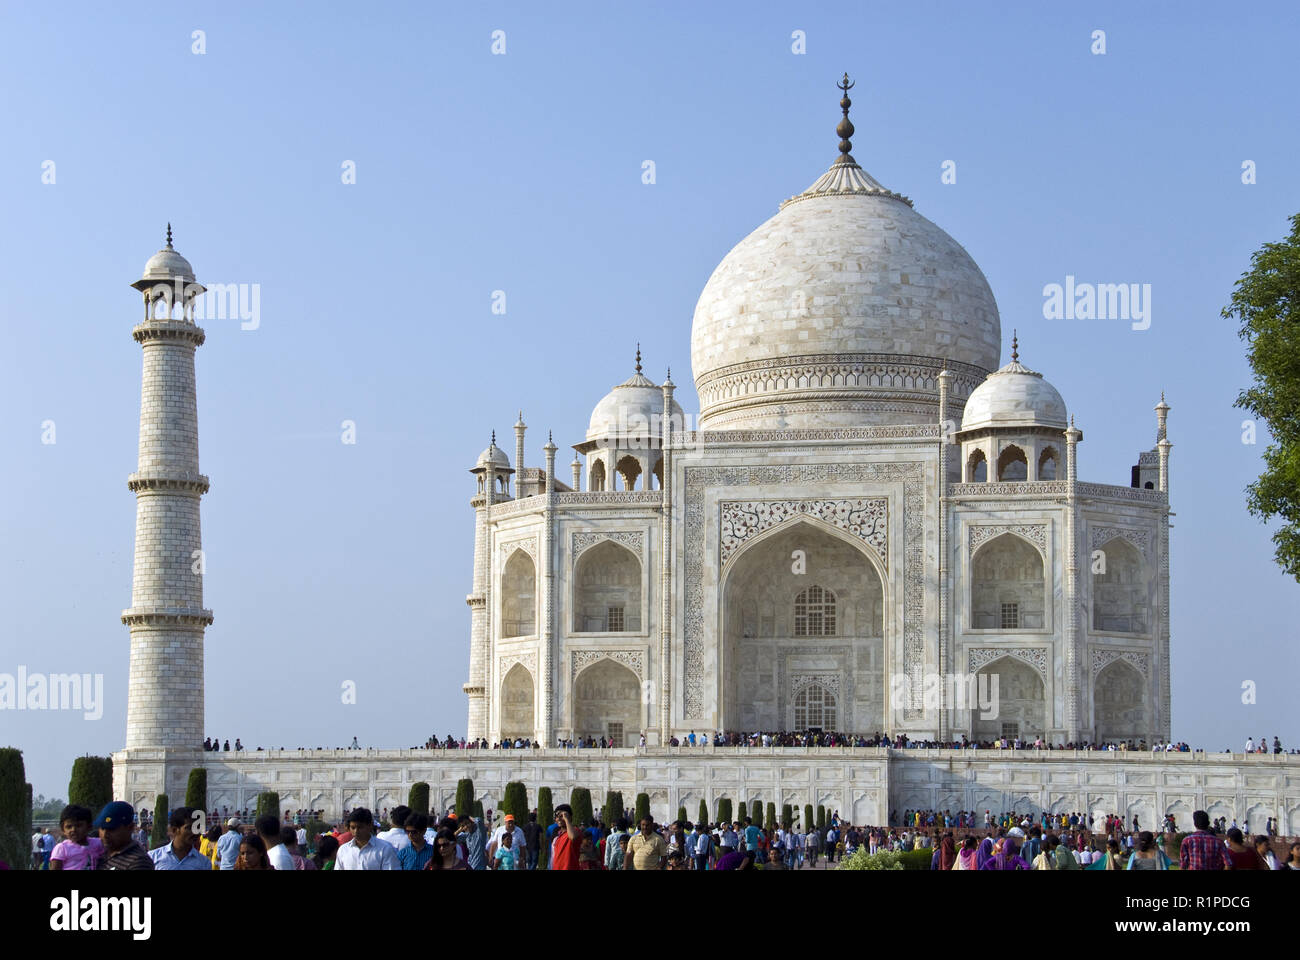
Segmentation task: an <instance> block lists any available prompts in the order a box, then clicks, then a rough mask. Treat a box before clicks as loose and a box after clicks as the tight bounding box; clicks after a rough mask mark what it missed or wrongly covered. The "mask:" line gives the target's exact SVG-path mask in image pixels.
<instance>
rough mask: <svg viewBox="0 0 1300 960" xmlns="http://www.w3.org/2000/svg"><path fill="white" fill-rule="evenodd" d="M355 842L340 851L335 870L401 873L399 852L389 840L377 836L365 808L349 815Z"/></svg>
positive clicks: (371, 816) (368, 812)
mask: <svg viewBox="0 0 1300 960" xmlns="http://www.w3.org/2000/svg"><path fill="white" fill-rule="evenodd" d="M348 829H349V830H350V831H352V839H351V840H349V841H348V842H347V843H345V844H343V845H342V846H340V847H339V852H338V856H337V857H336V858H335V861H334V869H335V870H400V869H402V865H401V863H400V862H399V861H398V859H397V851H396V850H395V849H393V845H392V844H391V843H389V842H388V841H387V840H380V839H379V838H378V837H377V836H375V817H374V814H372V813H371V812H370V811H369V810H368V809H366V808H365V807H357V808H356V809H355V810H353V811H352V812H351V813H350V814H348Z"/></svg>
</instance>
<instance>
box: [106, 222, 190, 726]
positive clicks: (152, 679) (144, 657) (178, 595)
mask: <svg viewBox="0 0 1300 960" xmlns="http://www.w3.org/2000/svg"><path fill="white" fill-rule="evenodd" d="M131 286H133V287H135V288H136V289H137V290H139V291H140V292H141V293H142V294H143V295H144V320H143V321H142V322H141V323H140V324H139V325H138V326H137V327H136V328H135V329H134V330H132V332H131V333H132V336H133V337H134V338H135V340H136V342H137V343H139V344H140V346H141V347H143V349H144V376H143V385H142V388H141V391H140V461H139V466H138V467H137V469H136V472H135V473H133V474H131V476H130V477H129V478H128V479H127V486H128V487H129V488H130V489H131V490H132V492H134V493H135V497H136V519H135V572H134V577H133V580H132V588H131V606H130V607H129V608H128V609H126V610H123V611H122V622H123V623H124V624H126V625H127V626H128V627H130V628H131V684H130V688H129V690H128V694H127V708H126V746H127V749H128V750H131V749H136V748H158V747H161V748H164V749H167V750H186V751H189V750H195V749H197V748H198V747H199V746H200V745H201V743H202V741H203V631H204V630H205V629H206V627H207V626H208V624H210V623H211V622H212V611H210V610H205V609H204V608H203V570H204V557H203V550H202V543H201V540H200V536H199V498H200V497H201V496H203V494H205V493H207V492H208V478H207V477H205V476H203V475H202V474H201V473H199V424H198V413H197V401H196V398H195V390H194V351H195V348H197V347H198V346H200V345H201V344H202V343H203V339H204V337H203V330H202V329H201V328H200V327H198V326H196V325H195V323H194V301H195V298H196V297H198V296H199V295H200V294H201V293H203V289H204V288H203V287H202V286H201V285H199V283H198V282H197V281H195V279H194V270H193V268H191V267H190V264H189V261H188V260H186V259H185V258H184V257H182V256H181V255H180V254H179V253H177V252H176V251H175V250H174V249H173V248H172V236H171V224H168V225H167V246H166V247H165V248H164V249H162V250H159V251H158V252H157V253H156V254H154V255H153V256H152V257H151V258H150V259H149V262H148V263H147V264H145V268H144V276H143V277H141V278H140V279H139V280H137V281H136V282H135V283H133V284H131Z"/></svg>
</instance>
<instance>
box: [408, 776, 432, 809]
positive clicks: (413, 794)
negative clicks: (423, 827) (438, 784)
mask: <svg viewBox="0 0 1300 960" xmlns="http://www.w3.org/2000/svg"><path fill="white" fill-rule="evenodd" d="M406 805H407V806H408V807H410V808H411V809H412V810H413V811H414V812H416V813H423V814H425V815H426V816H428V813H429V785H428V784H427V783H425V782H424V781H423V780H421V781H419V782H418V783H413V784H411V789H410V791H409V792H408V793H407V795H406Z"/></svg>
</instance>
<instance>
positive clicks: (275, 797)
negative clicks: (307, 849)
mask: <svg viewBox="0 0 1300 960" xmlns="http://www.w3.org/2000/svg"><path fill="white" fill-rule="evenodd" d="M256 814H257V816H259V817H265V816H272V817H277V818H278V817H279V816H280V795H279V794H278V793H276V792H275V791H274V790H264V791H262V792H261V793H259V794H258V795H257V811H256ZM281 826H284V824H281Z"/></svg>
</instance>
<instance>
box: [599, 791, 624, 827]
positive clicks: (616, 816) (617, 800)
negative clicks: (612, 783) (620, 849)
mask: <svg viewBox="0 0 1300 960" xmlns="http://www.w3.org/2000/svg"><path fill="white" fill-rule="evenodd" d="M623 812H624V811H623V794H622V792H620V791H618V790H611V791H609V793H608V794H606V795H605V809H604V811H603V813H604V819H605V824H606V826H611V827H612V826H613V825H614V824H616V823H618V822H619V820H621V819H623Z"/></svg>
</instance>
